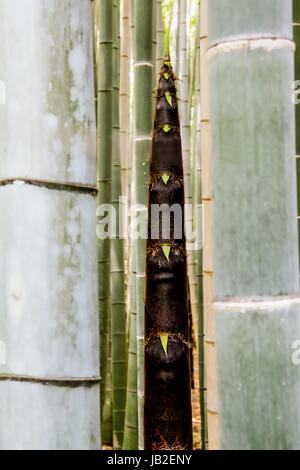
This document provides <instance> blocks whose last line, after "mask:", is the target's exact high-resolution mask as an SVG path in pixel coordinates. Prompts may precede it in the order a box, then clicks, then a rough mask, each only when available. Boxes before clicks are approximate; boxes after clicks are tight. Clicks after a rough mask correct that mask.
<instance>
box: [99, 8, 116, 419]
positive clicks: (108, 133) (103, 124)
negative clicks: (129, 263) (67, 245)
mask: <svg viewBox="0 0 300 470" xmlns="http://www.w3.org/2000/svg"><path fill="white" fill-rule="evenodd" d="M95 3H96V5H97V6H96V8H97V9H98V11H99V13H98V21H99V23H98V30H99V57H98V129H97V135H98V137H97V140H98V157H97V167H98V169H97V181H98V204H99V205H100V204H111V200H112V199H111V198H112V193H111V191H112V188H111V178H112V105H113V101H112V100H113V95H112V79H113V77H112V74H113V61H112V57H113V54H112V47H113V23H112V19H113V6H112V2H111V0H101V1H100V0H95ZM104 70H105V73H104ZM98 224H100V227H101V220H100V221H98ZM110 266H111V258H110V238H109V237H107V238H106V239H102V240H99V241H98V277H99V289H98V294H99V316H100V373H101V377H102V381H101V410H102V412H103V405H104V401H105V396H106V376H107V373H108V372H107V358H108V344H109V334H108V333H109V332H108V322H109V318H110V316H111V306H110Z"/></svg>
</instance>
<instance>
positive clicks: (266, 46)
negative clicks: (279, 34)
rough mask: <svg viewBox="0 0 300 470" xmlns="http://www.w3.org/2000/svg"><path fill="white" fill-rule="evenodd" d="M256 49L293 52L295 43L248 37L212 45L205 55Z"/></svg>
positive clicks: (278, 39)
mask: <svg viewBox="0 0 300 470" xmlns="http://www.w3.org/2000/svg"><path fill="white" fill-rule="evenodd" d="M256 49H262V50H264V51H266V52H272V51H275V50H280V49H289V50H290V51H291V52H295V43H294V42H293V41H291V40H290V39H284V38H249V39H240V40H232V41H224V42H221V43H219V44H215V45H212V46H211V47H210V48H209V49H208V51H207V57H208V58H209V59H210V58H211V57H214V56H216V55H217V54H220V53H227V52H233V51H239V50H250V51H253V50H256Z"/></svg>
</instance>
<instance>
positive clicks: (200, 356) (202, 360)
mask: <svg viewBox="0 0 300 470" xmlns="http://www.w3.org/2000/svg"><path fill="white" fill-rule="evenodd" d="M195 57H196V64H195V65H196V67H195V87H196V96H195V116H196V142H195V169H196V181H195V186H196V187H195V191H196V196H195V199H196V204H197V212H196V223H197V252H196V253H195V255H196V259H197V294H198V359H199V387H200V416H201V449H202V450H205V449H206V448H207V444H208V443H207V416H206V380H205V356H204V305H203V236H202V233H203V227H202V220H203V214H202V168H201V166H202V165H201V90H200V87H201V80H200V74H201V70H200V0H198V9H197V25H196V50H195Z"/></svg>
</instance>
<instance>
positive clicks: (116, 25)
mask: <svg viewBox="0 0 300 470" xmlns="http://www.w3.org/2000/svg"><path fill="white" fill-rule="evenodd" d="M113 41H114V42H113V62H114V63H113V122H112V132H113V140H112V205H113V207H114V209H115V214H116V219H117V235H116V237H115V238H112V240H111V278H110V288H111V343H112V413H113V447H114V449H122V446H123V433H124V419H125V402H126V374H127V364H126V316H125V276H124V242H123V239H122V238H120V218H121V217H122V213H121V210H122V207H120V197H121V196H122V182H121V159H120V114H119V95H120V2H119V0H114V2H113Z"/></svg>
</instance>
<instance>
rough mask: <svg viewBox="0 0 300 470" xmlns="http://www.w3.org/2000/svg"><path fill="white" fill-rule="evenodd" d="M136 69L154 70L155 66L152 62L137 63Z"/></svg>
mask: <svg viewBox="0 0 300 470" xmlns="http://www.w3.org/2000/svg"><path fill="white" fill-rule="evenodd" d="M134 66H135V67H152V68H153V64H152V62H142V61H140V62H135V64H134Z"/></svg>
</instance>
